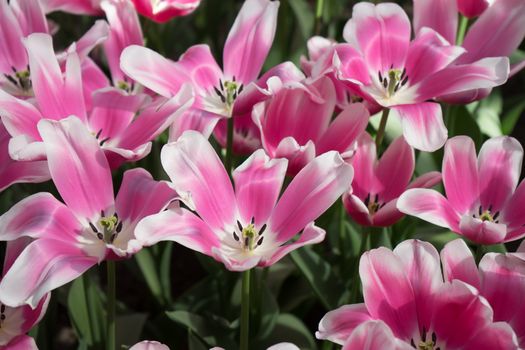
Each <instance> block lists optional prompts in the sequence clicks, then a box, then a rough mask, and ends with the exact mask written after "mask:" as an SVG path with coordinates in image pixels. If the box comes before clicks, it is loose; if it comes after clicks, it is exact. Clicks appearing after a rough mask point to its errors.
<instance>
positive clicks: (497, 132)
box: [467, 90, 503, 137]
mask: <svg viewBox="0 0 525 350" xmlns="http://www.w3.org/2000/svg"><path fill="white" fill-rule="evenodd" d="M467 109H468V110H469V111H471V113H473V115H474V117H475V118H476V121H477V123H478V126H479V128H480V130H481V132H482V133H483V134H485V135H487V136H489V137H496V136H501V135H502V131H501V120H500V115H501V112H502V110H503V99H502V98H501V94H500V92H499V90H494V91H493V92H492V93H491V94H490V95H489V96H488V97H487V98H485V99H483V100H481V101H479V102H475V103H471V104H470V105H468V106H467Z"/></svg>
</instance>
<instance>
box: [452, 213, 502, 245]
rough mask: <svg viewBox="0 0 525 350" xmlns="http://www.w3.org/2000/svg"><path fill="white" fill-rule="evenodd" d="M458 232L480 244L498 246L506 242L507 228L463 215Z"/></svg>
mask: <svg viewBox="0 0 525 350" xmlns="http://www.w3.org/2000/svg"><path fill="white" fill-rule="evenodd" d="M458 232H461V234H462V235H464V236H465V237H467V238H468V239H470V240H472V241H474V242H476V243H478V244H497V243H503V242H505V241H506V235H507V226H506V225H504V224H498V223H495V222H490V221H482V220H480V219H478V218H475V217H472V216H470V215H463V216H462V217H461V221H460V223H459V231H458Z"/></svg>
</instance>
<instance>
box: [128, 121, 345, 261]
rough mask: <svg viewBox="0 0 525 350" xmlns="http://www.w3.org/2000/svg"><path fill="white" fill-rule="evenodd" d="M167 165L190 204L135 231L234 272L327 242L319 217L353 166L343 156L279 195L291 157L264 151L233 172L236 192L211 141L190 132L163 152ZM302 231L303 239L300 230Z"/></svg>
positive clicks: (323, 162)
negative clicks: (179, 246) (316, 222)
mask: <svg viewBox="0 0 525 350" xmlns="http://www.w3.org/2000/svg"><path fill="white" fill-rule="evenodd" d="M161 162H162V165H163V167H164V169H165V170H166V173H167V174H168V175H169V177H170V179H171V181H172V185H173V188H175V189H176V190H177V193H179V194H181V195H183V194H187V195H188V196H189V197H190V198H191V200H190V201H188V203H187V204H188V206H189V207H191V208H194V209H195V211H196V213H197V214H198V215H199V216H197V215H195V214H193V213H192V212H191V211H189V210H186V209H183V208H171V209H169V210H167V211H164V212H162V213H159V214H157V215H153V216H151V217H149V218H146V219H144V220H142V221H141V222H140V223H139V225H138V226H137V228H136V230H135V234H136V236H137V238H138V239H139V240H141V241H143V242H145V243H146V244H147V245H153V244H155V243H157V242H159V241H164V240H171V241H175V242H178V243H180V244H182V245H185V246H187V247H188V248H191V249H194V250H196V251H199V252H201V253H204V254H206V255H209V256H211V257H213V258H215V259H216V260H217V261H220V262H222V263H224V264H225V266H226V267H227V268H228V269H229V270H233V271H243V270H247V269H250V268H252V267H254V266H268V265H271V264H273V263H275V262H276V261H278V260H279V259H281V258H282V257H283V256H285V255H286V254H287V253H289V252H290V251H292V250H294V249H297V248H299V247H301V246H303V245H306V244H313V243H318V242H320V241H322V240H323V238H324V235H325V231H324V230H322V229H321V228H319V227H317V226H315V225H314V223H313V222H312V220H315V219H316V218H317V217H319V215H321V214H322V213H323V212H324V211H325V210H326V209H328V208H329V207H330V206H331V205H332V204H333V203H334V202H335V201H336V199H337V198H338V197H339V196H340V195H341V194H342V193H343V192H344V191H346V190H347V189H348V185H349V184H350V182H351V180H352V173H353V171H352V167H351V166H350V165H348V164H346V163H345V162H344V161H343V160H342V159H341V157H340V156H339V154H338V153H337V152H333V151H332V152H328V153H325V154H323V155H321V156H319V157H317V158H315V159H314V160H313V161H312V162H310V163H309V164H308V165H307V166H306V167H304V168H303V170H301V171H300V172H299V173H298V174H297V176H296V177H295V178H294V179H293V181H292V182H291V183H290V185H289V186H288V187H287V188H286V190H285V191H284V193H283V194H282V196H281V197H280V199H279V200H277V198H278V197H279V193H280V191H281V187H282V184H283V180H284V176H285V173H286V166H287V161H286V160H285V159H273V160H270V159H269V158H268V157H267V156H266V155H265V154H264V151H262V150H259V151H257V152H255V153H254V154H253V155H252V156H250V157H249V158H248V160H246V161H245V162H244V163H243V164H242V165H240V166H239V167H238V168H237V169H236V170H235V171H234V172H233V180H234V182H235V189H234V188H233V187H232V184H231V181H230V179H229V178H228V174H227V173H226V170H225V169H224V166H223V164H222V163H221V161H220V159H219V157H218V156H217V154H216V153H215V151H214V150H213V148H212V146H211V145H210V144H209V143H208V141H206V139H205V138H204V136H202V135H201V134H199V133H197V132H195V131H187V132H186V133H184V135H182V137H181V138H180V139H179V141H177V142H173V143H170V144H168V145H166V146H164V148H163V149H162V152H161ZM299 232H302V233H301V234H300V236H299V237H298V239H297V240H293V239H294V238H296V237H297V233H299Z"/></svg>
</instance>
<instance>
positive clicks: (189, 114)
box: [169, 107, 238, 153]
mask: <svg viewBox="0 0 525 350" xmlns="http://www.w3.org/2000/svg"><path fill="white" fill-rule="evenodd" d="M220 119H221V118H220V116H218V115H217V114H215V113H209V112H206V111H204V110H202V109H199V108H194V107H190V108H188V109H187V110H186V111H184V113H182V115H180V116H178V117H177V118H175V121H174V122H173V123H172V124H171V126H170V133H169V134H170V136H169V141H177V140H178V139H179V137H181V136H182V134H184V132H185V131H188V130H195V131H198V132H200V133H201V134H202V135H203V136H204V137H206V138H209V137H210V135H211V134H212V133H213V131H214V130H217V128H216V126H218V124H217V123H218V122H219V121H220ZM237 121H238V118H236V119H235V120H234V123H236V122H237ZM234 140H235V126H234ZM219 142H220V143H221V144H222V141H219ZM233 149H234V152H235V153H237V152H236V148H235V141H234V146H233Z"/></svg>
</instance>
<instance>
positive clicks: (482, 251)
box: [475, 244, 485, 263]
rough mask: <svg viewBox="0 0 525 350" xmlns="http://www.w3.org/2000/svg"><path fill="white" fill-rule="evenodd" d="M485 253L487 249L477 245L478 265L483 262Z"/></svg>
mask: <svg viewBox="0 0 525 350" xmlns="http://www.w3.org/2000/svg"><path fill="white" fill-rule="evenodd" d="M484 253H485V249H484V247H483V245H481V244H478V245H476V257H475V258H476V263H479V262H480V261H481V258H482V257H483V254H484Z"/></svg>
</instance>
